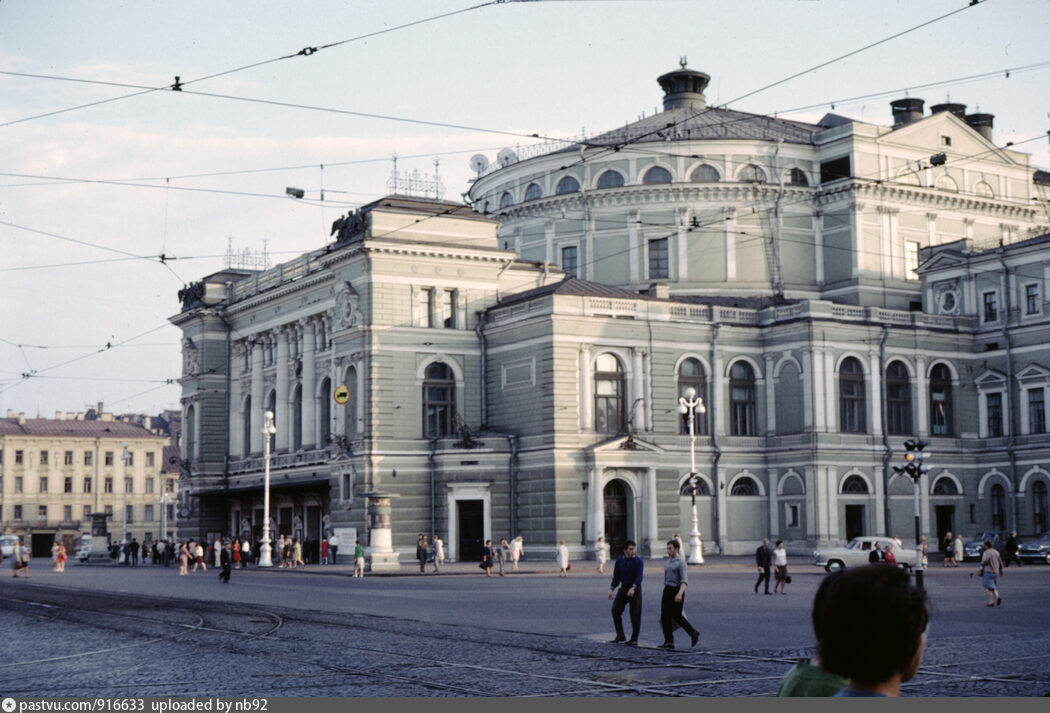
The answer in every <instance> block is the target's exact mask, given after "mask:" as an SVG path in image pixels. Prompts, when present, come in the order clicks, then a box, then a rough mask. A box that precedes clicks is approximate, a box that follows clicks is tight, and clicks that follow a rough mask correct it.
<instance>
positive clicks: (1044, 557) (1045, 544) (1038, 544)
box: [1017, 534, 1050, 564]
mask: <svg viewBox="0 0 1050 713" xmlns="http://www.w3.org/2000/svg"><path fill="white" fill-rule="evenodd" d="M1017 556H1018V557H1019V558H1020V560H1021V561H1022V562H1024V563H1025V564H1033V563H1035V562H1046V563H1047V564H1050V534H1046V535H1043V536H1042V537H1040V538H1039V539H1038V540H1031V541H1029V542H1026V543H1024V544H1023V545H1021V547H1020V548H1019V549H1018V551H1017Z"/></svg>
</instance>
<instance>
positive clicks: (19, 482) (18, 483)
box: [15, 475, 22, 493]
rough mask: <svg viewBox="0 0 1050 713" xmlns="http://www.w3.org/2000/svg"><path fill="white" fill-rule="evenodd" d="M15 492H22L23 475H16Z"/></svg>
mask: <svg viewBox="0 0 1050 713" xmlns="http://www.w3.org/2000/svg"><path fill="white" fill-rule="evenodd" d="M15 492H16V493H20V492H22V476H20V475H16V476H15Z"/></svg>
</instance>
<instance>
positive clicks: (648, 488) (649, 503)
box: [645, 468, 665, 557]
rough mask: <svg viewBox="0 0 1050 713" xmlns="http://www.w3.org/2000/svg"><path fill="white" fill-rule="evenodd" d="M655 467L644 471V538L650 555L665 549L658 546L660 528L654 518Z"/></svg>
mask: <svg viewBox="0 0 1050 713" xmlns="http://www.w3.org/2000/svg"><path fill="white" fill-rule="evenodd" d="M656 513H657V509H656V468H647V469H646V471H645V540H646V544H647V546H648V548H649V556H650V557H658V556H660V554H661V553H663V552H664V551H665V550H664V548H663V547H660V528H659V524H660V523H659V522H658V521H657V519H656V517H657V516H656Z"/></svg>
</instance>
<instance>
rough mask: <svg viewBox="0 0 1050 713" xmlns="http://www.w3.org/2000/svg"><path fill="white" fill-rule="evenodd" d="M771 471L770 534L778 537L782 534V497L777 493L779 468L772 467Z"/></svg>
mask: <svg viewBox="0 0 1050 713" xmlns="http://www.w3.org/2000/svg"><path fill="white" fill-rule="evenodd" d="M768 473H769V487H768V488H767V491H768V493H769V496H768V498H767V500H768V501H769V534H770V535H772V536H773V537H776V536H777V535H779V534H780V513H779V508H780V499H779V497H778V493H777V469H776V468H770V469H769V470H768Z"/></svg>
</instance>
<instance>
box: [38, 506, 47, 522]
mask: <svg viewBox="0 0 1050 713" xmlns="http://www.w3.org/2000/svg"><path fill="white" fill-rule="evenodd" d="M36 519H37V520H39V521H40V522H47V505H38V506H37V508H36Z"/></svg>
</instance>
